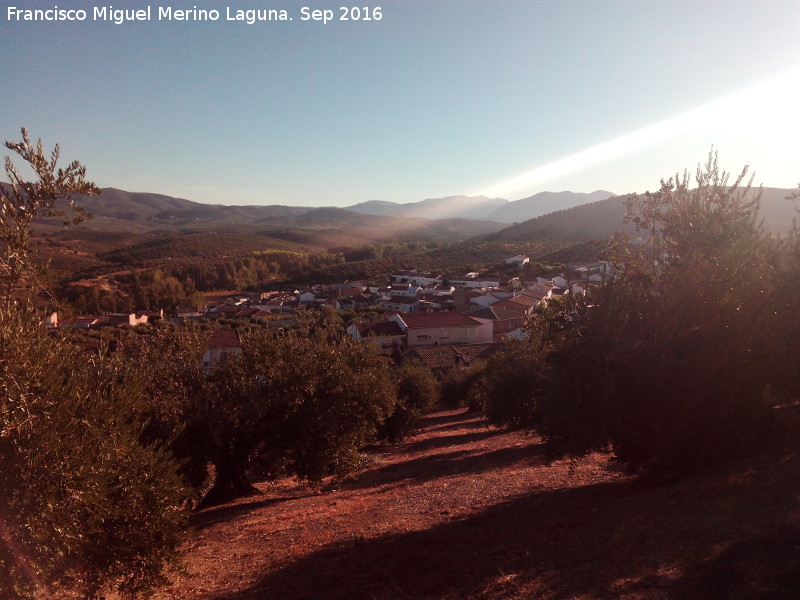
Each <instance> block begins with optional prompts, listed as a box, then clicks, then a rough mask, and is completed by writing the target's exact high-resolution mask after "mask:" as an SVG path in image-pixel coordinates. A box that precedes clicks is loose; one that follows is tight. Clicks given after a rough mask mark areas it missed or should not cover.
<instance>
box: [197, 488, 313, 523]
mask: <svg viewBox="0 0 800 600" xmlns="http://www.w3.org/2000/svg"><path fill="white" fill-rule="evenodd" d="M249 498H253V499H254V500H253V501H250V502H248V501H244V502H238V503H236V504H224V505H222V506H217V507H213V508H208V509H205V510H202V511H200V512H196V513H194V514H193V515H192V517H191V519H190V520H189V523H190V524H191V526H192V527H193V528H194V529H196V530H198V531H202V530H203V529H206V528H207V527H211V526H212V525H216V524H217V523H222V522H224V521H231V520H233V519H235V518H236V517H238V516H239V515H243V514H247V513H250V512H252V511H254V510H258V509H259V508H264V507H267V506H272V505H274V504H280V503H281V502H289V501H290V500H300V499H301V498H303V496H290V497H271V498H264V497H263V496H261V495H254V496H249ZM257 498H260V499H257Z"/></svg>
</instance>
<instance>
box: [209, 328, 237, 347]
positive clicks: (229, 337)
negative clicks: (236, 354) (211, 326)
mask: <svg viewBox="0 0 800 600" xmlns="http://www.w3.org/2000/svg"><path fill="white" fill-rule="evenodd" d="M208 347H209V348H241V347H242V340H241V338H240V337H239V331H238V330H236V329H230V328H227V327H225V328H222V329H217V330H216V331H214V333H213V334H212V335H211V341H209V343H208Z"/></svg>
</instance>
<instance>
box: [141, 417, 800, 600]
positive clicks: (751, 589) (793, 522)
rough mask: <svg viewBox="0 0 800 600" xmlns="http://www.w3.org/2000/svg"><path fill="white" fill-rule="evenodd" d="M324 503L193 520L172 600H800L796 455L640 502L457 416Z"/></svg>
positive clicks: (617, 478) (391, 452)
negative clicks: (193, 529) (192, 535)
mask: <svg viewBox="0 0 800 600" xmlns="http://www.w3.org/2000/svg"><path fill="white" fill-rule="evenodd" d="M372 456H373V458H374V462H373V464H372V466H371V467H370V468H368V469H366V470H364V471H363V472H361V473H359V474H357V475H356V476H354V477H352V478H350V479H348V480H347V481H345V482H342V483H341V484H340V485H339V486H338V487H337V488H336V489H328V490H327V491H324V492H320V491H315V490H310V489H308V488H307V487H304V486H302V485H300V484H298V483H297V482H294V481H290V480H286V481H280V482H277V483H274V484H263V485H260V486H259V487H260V489H261V490H262V491H263V492H264V493H263V495H262V496H255V497H251V498H245V499H242V500H239V501H237V502H234V503H231V504H227V505H225V506H222V507H218V508H214V509H209V510H206V511H203V512H201V513H198V514H197V515H196V516H195V526H196V529H197V532H196V536H195V538H194V541H193V542H192V544H191V546H190V548H189V552H188V555H187V559H186V572H185V573H184V574H182V575H176V576H175V578H174V582H173V584H172V586H171V587H169V588H168V589H165V590H162V591H161V592H160V593H159V594H158V596H157V597H158V598H159V599H160V600H165V599H167V598H169V599H199V598H204V599H214V600H250V599H253V600H255V599H261V598H270V599H284V598H285V599H307V600H310V599H348V600H350V599H352V600H356V599H365V600H366V599H371V600H390V599H391V600H396V599H412V598H413V599H420V598H430V599H434V598H435V599H452V600H455V599H460V598H482V599H501V598H512V599H513V598H543V599H548V600H567V599H590V598H591V599H596V598H604V599H605V598H609V599H619V600H632V599H649V600H655V599H673V598H688V599H701V598H715V599H716V598H730V599H741V600H746V599H751V598H752V599H755V598H764V599H773V600H779V599H783V600H789V599H796V598H800V502H798V500H799V499H800V476H799V475H798V473H799V472H798V466H800V465H799V464H798V463H799V462H800V459H799V458H798V455H797V452H792V451H785V452H782V453H781V454H780V455H779V456H778V455H773V456H763V457H757V458H754V459H750V460H748V461H742V462H738V463H735V464H732V465H728V466H726V467H725V468H723V469H719V470H718V471H716V472H713V473H711V474H708V475H706V476H704V477H702V478H694V479H690V480H686V481H683V482H680V483H678V484H673V485H669V486H660V487H649V486H644V485H642V484H639V483H638V482H636V481H633V480H631V479H630V478H628V477H626V476H624V475H622V474H620V473H617V472H615V471H614V470H613V469H609V468H608V465H607V459H606V457H604V456H601V455H593V456H590V457H588V458H587V459H585V460H583V461H580V462H578V463H571V462H569V461H557V462H554V463H553V464H551V465H547V464H546V462H545V457H544V455H543V452H542V447H541V445H540V441H539V440H538V439H537V438H536V437H532V436H526V435H525V434H523V433H505V432H499V431H496V430H493V429H488V428H486V427H485V426H484V424H483V422H482V421H481V419H480V418H479V417H477V416H473V415H469V414H465V413H463V412H462V411H450V412H439V413H435V414H433V415H431V416H430V417H429V418H428V419H427V420H426V423H425V428H424V430H423V431H422V432H421V433H420V434H419V435H418V436H416V437H414V438H412V439H411V440H409V441H408V443H406V444H402V445H398V446H394V447H378V448H375V449H373V450H372Z"/></svg>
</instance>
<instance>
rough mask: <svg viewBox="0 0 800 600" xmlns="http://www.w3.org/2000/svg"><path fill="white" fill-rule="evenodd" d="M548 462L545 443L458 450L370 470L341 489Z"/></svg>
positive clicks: (430, 478)
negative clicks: (489, 449) (491, 448)
mask: <svg viewBox="0 0 800 600" xmlns="http://www.w3.org/2000/svg"><path fill="white" fill-rule="evenodd" d="M455 437H461V436H455ZM545 461H546V455H545V450H544V445H543V444H531V445H526V446H519V447H514V448H501V449H500V450H493V451H490V452H478V453H475V452H471V451H469V450H458V451H456V452H446V453H441V454H434V455H426V456H422V457H420V458H415V459H413V460H407V461H403V462H399V463H393V464H390V465H386V466H385V467H379V468H374V469H370V470H369V471H366V472H365V473H362V474H361V475H359V476H358V477H356V478H353V479H349V480H346V481H344V482H343V483H342V485H341V489H356V490H357V489H365V488H371V487H378V486H385V485H391V484H396V483H399V482H401V481H409V480H412V481H414V483H424V482H426V481H432V480H434V479H439V478H440V477H452V476H454V475H464V474H480V473H484V472H486V471H490V470H493V469H500V468H503V467H506V466H509V465H512V464H516V463H525V464H526V465H529V466H534V465H541V464H543V463H544V462H545Z"/></svg>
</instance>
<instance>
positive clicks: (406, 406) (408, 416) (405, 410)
mask: <svg viewBox="0 0 800 600" xmlns="http://www.w3.org/2000/svg"><path fill="white" fill-rule="evenodd" d="M392 375H393V376H394V379H395V381H396V382H397V403H396V404H395V405H394V407H393V408H392V410H391V412H390V414H389V415H388V417H387V418H386V420H385V421H384V422H383V423H382V424H381V426H380V430H379V432H378V439H380V440H386V441H388V442H390V443H392V444H396V443H398V442H400V441H402V440H403V439H404V438H406V437H408V436H409V435H411V434H412V433H414V432H415V431H416V430H417V429H418V428H419V425H420V423H421V421H422V417H423V416H424V415H425V413H427V412H428V411H430V410H431V409H432V408H433V407H434V406H436V404H437V402H438V401H439V385H438V384H437V382H436V378H435V377H434V376H433V373H432V372H431V370H430V369H428V368H427V367H425V366H424V365H423V364H421V363H419V362H415V361H405V362H403V363H402V364H401V365H400V366H398V367H396V368H395V369H394V370H393V372H392Z"/></svg>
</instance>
